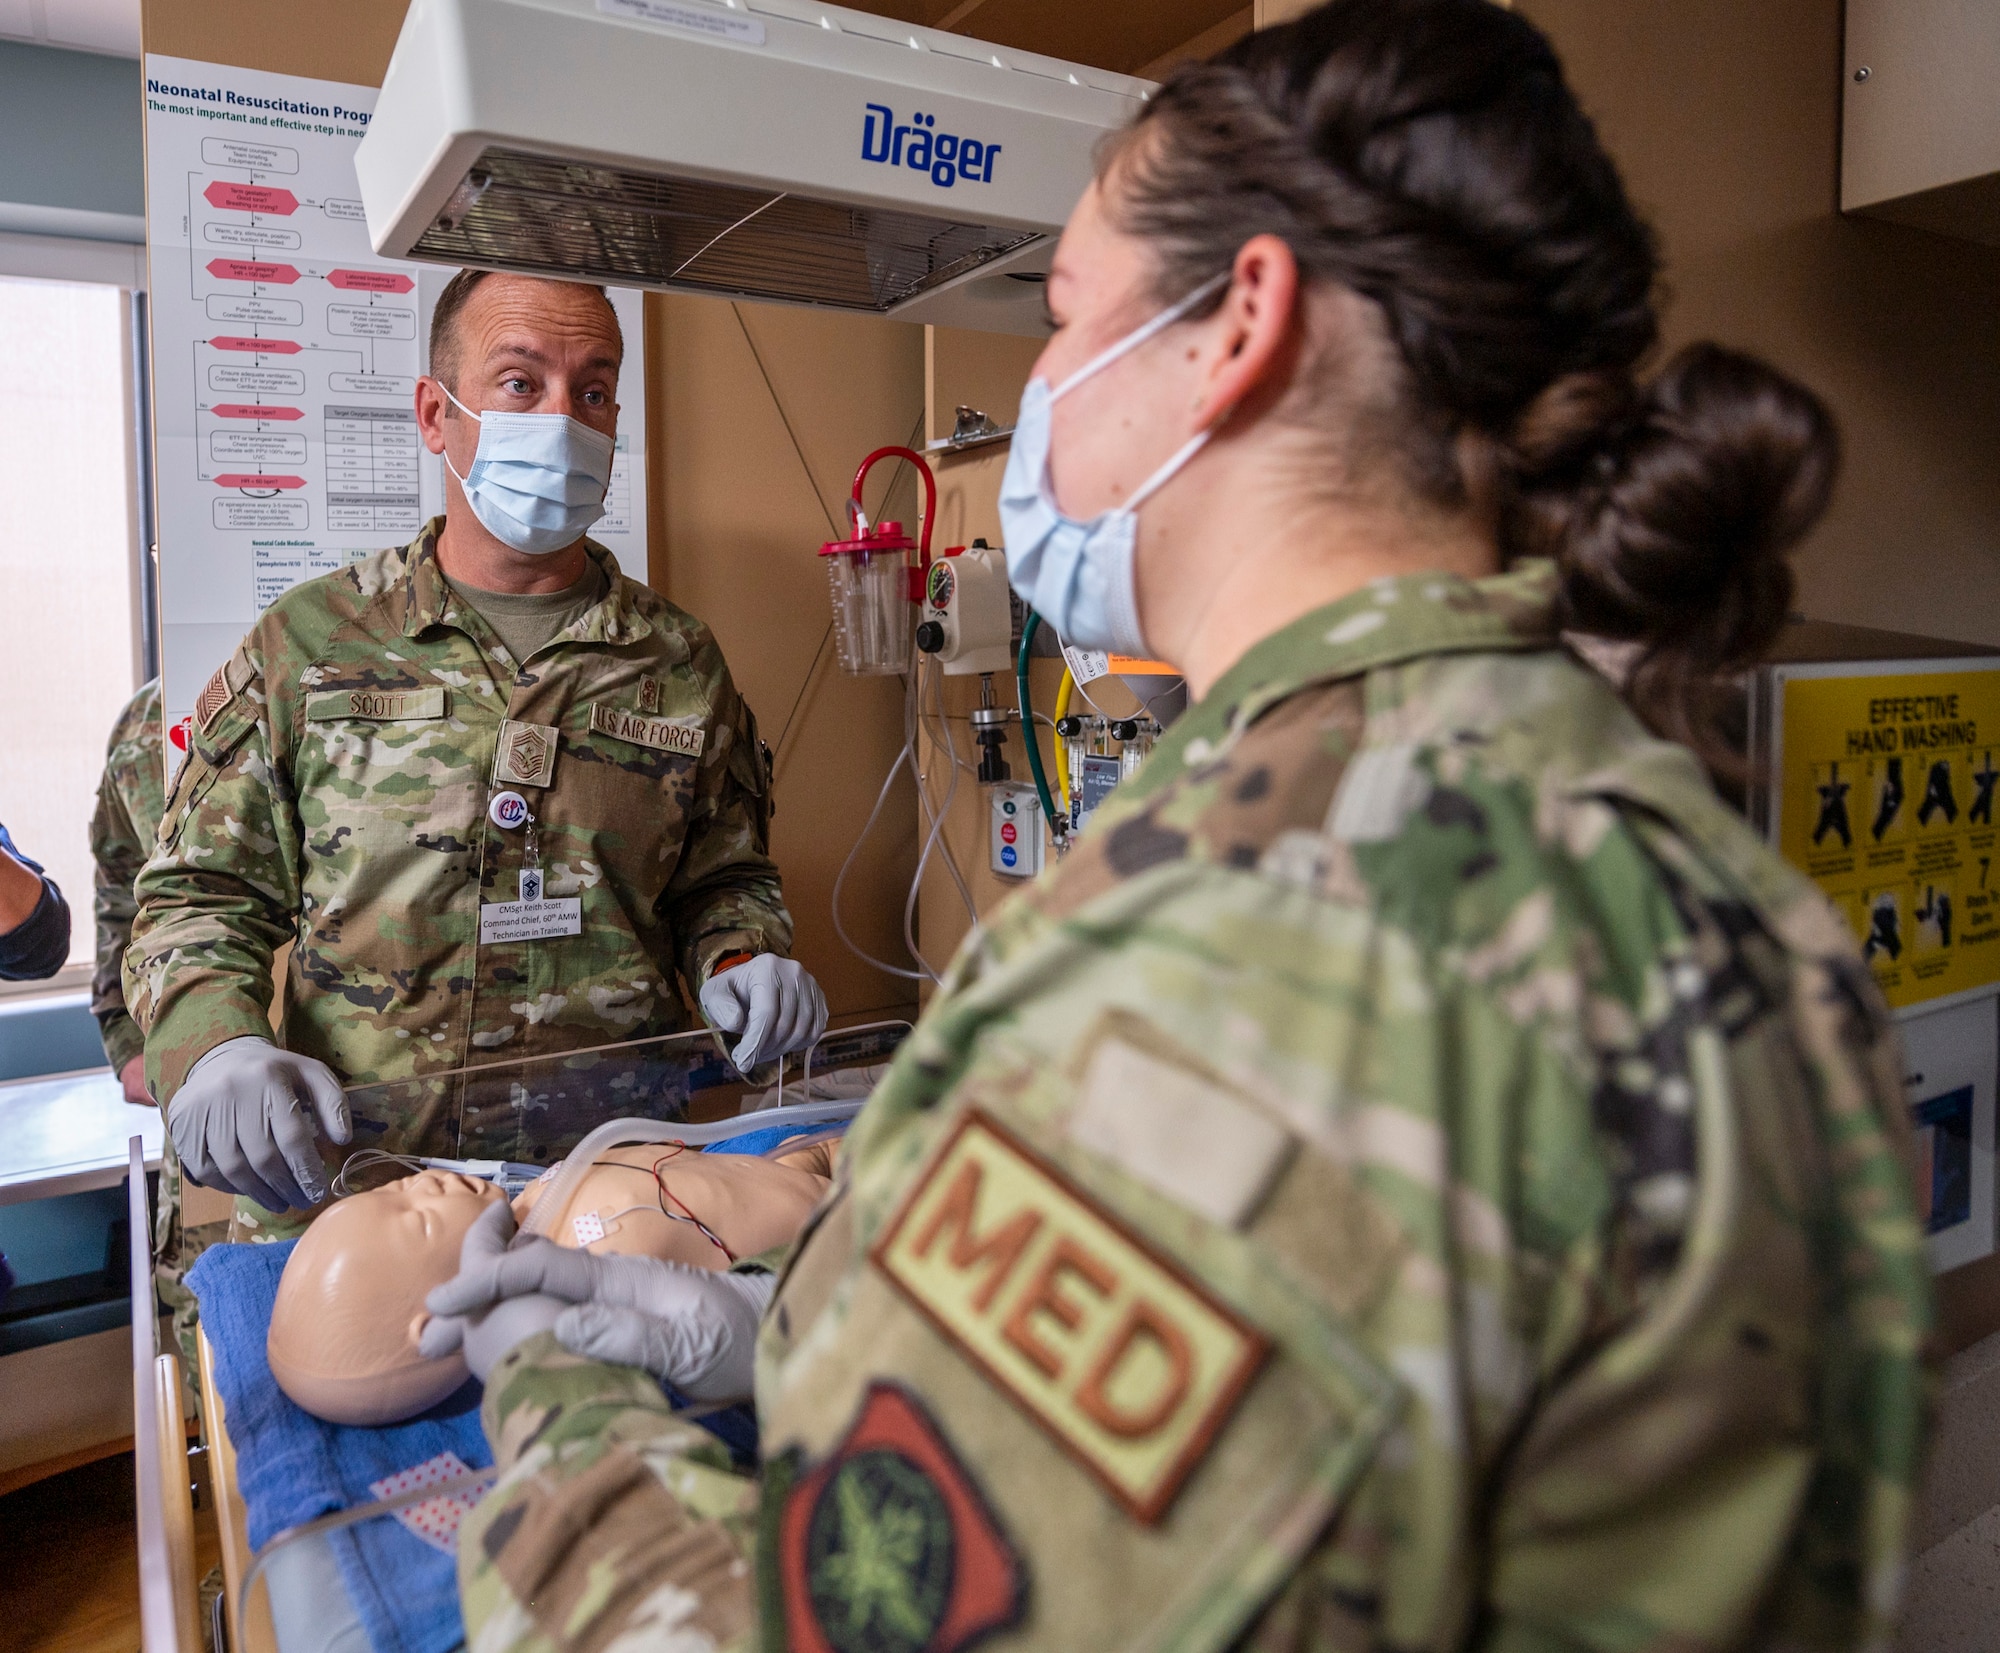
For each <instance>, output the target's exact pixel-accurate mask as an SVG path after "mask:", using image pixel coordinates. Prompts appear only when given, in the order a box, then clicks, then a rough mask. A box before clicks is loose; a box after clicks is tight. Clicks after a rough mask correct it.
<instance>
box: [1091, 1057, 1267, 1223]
mask: <svg viewBox="0 0 2000 1653" xmlns="http://www.w3.org/2000/svg"><path fill="white" fill-rule="evenodd" d="M1067 1134H1068V1136H1069V1139H1070V1141H1072V1142H1074V1143H1075V1144H1076V1145H1077V1146H1078V1147H1079V1148H1085V1149H1088V1150H1089V1151H1090V1152H1091V1153H1094V1154H1096V1155H1098V1156H1099V1157H1100V1158H1102V1159H1108V1160H1110V1161H1111V1162H1112V1163H1113V1164H1115V1165H1117V1166H1118V1168H1119V1169H1120V1170H1122V1171H1125V1172H1127V1173H1128V1174H1130V1175H1132V1176H1134V1177H1137V1178H1138V1179H1139V1180H1140V1181H1141V1182H1144V1183H1146V1184H1148V1185H1149V1186H1150V1187H1152V1188H1153V1189H1155V1190H1156V1191H1158V1192H1159V1193H1161V1194H1163V1195H1165V1196H1166V1198H1168V1199H1170V1200H1172V1201H1173V1202H1174V1203H1175V1204H1176V1205H1181V1206H1185V1207H1186V1208H1187V1209H1188V1210H1190V1211H1195V1212H1198V1213H1200V1214H1201V1215H1202V1216H1204V1217H1206V1218H1207V1219H1208V1220H1209V1221H1210V1222H1212V1223H1217V1224H1220V1225H1221V1226H1223V1227H1225V1228H1237V1227H1240V1226H1241V1225H1242V1223H1243V1222H1244V1220H1245V1219H1246V1218H1247V1217H1249V1215H1250V1214H1251V1213H1252V1212H1253V1211H1254V1210H1255V1209H1256V1208H1257V1205H1258V1202H1259V1201H1261V1200H1262V1199H1263V1197H1264V1195H1265V1194H1266V1193H1267V1192H1268V1191H1269V1189H1270V1187H1271V1183H1272V1180H1273V1179H1274V1178H1275V1177H1276V1175H1277V1173H1278V1172H1279V1171H1280V1170H1281V1169H1282V1168H1283V1166H1284V1164H1285V1161H1286V1160H1287V1158H1288V1157H1289V1156H1290V1153H1291V1150H1292V1145H1293V1144H1292V1136H1291V1133H1290V1132H1289V1131H1287V1130H1286V1129H1285V1128H1284V1127H1283V1126H1282V1125H1280V1124H1279V1123H1278V1122H1277V1121H1276V1120H1274V1119H1273V1118H1272V1117H1271V1116H1270V1115H1269V1114H1267V1113H1266V1112H1265V1111H1264V1110H1263V1109H1262V1108H1260V1107H1258V1106H1257V1105H1256V1104H1255V1103H1253V1102H1251V1101H1250V1100H1248V1099H1247V1098H1246V1097H1244V1096H1242V1095H1240V1094H1239V1093H1238V1092H1236V1091H1235V1090H1233V1089H1232V1088H1230V1087H1229V1086H1228V1085H1226V1084H1225V1083H1224V1082H1223V1081H1222V1080H1220V1079H1219V1078H1217V1077H1216V1076H1215V1075H1213V1074H1211V1073H1208V1072H1206V1071H1205V1070H1203V1068H1202V1067H1201V1066H1200V1065H1199V1064H1198V1063H1197V1062H1196V1061H1195V1060H1194V1059H1193V1058H1192V1057H1190V1056H1187V1055H1186V1054H1185V1053H1184V1052H1181V1051H1179V1050H1178V1049H1177V1048H1176V1047H1175V1046H1174V1044H1173V1043H1172V1042H1171V1041H1170V1040H1168V1039H1166V1038H1165V1037H1164V1035H1162V1034H1161V1033H1160V1032H1159V1030H1158V1029H1156V1028H1151V1027H1138V1028H1132V1029H1130V1030H1126V1029H1123V1028H1120V1029H1117V1030H1114V1031H1108V1032H1107V1033H1106V1034H1105V1036H1104V1037H1102V1038H1101V1039H1099V1040H1098V1042H1097V1044H1096V1046H1095V1048H1094V1049H1093V1050H1092V1051H1091V1053H1090V1058H1089V1060H1088V1062H1087V1063H1086V1064H1085V1066H1084V1072H1083V1083H1082V1085H1081V1086H1080V1087H1079V1088H1078V1092H1077V1103H1076V1107H1075V1108H1074V1109H1073V1110H1072V1112H1071V1113H1070V1116H1069V1120H1068V1124H1067Z"/></svg>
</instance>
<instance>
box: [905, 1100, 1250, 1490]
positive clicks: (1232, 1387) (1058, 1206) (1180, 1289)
mask: <svg viewBox="0 0 2000 1653" xmlns="http://www.w3.org/2000/svg"><path fill="white" fill-rule="evenodd" d="M871 1257H872V1260H873V1262H874V1263H875V1266H876V1267H877V1268H879V1269H880V1270H881V1271H882V1272H883V1274H885V1275H886V1276H887V1277H888V1279H889V1280H890V1281H891V1282H892V1283H893V1284H894V1285H895V1287H896V1289H897V1290H898V1291H900V1292H901V1293H902V1294H903V1296H904V1297H906V1298H907V1299H909V1301H910V1302H911V1303H912V1304H913V1305H914V1306H915V1307H916V1308H917V1310H918V1311H919V1312H920V1313H922V1314H923V1315H924V1317H925V1318H926V1319H928V1320H929V1321H930V1322H931V1324H932V1325H934V1326H935V1327H936V1328H937V1329H938V1330H939V1331H940V1332H941V1333H942V1334H943V1335H944V1336H945V1337H946V1338H948V1339H949V1340H950V1341H951V1342H952V1343H953V1344H955V1345H956V1346H957V1347H958V1348H959V1350H960V1351H961V1352H962V1353H964V1355H965V1356H966V1357H967V1358H968V1359H969V1360H970V1361H971V1362H972V1363H973V1365H974V1366H976V1367H977V1368H978V1369H979V1370H980V1371H981V1372H982V1373H984V1374H985V1376H986V1377H987V1379H988V1380H989V1381H990V1382H992V1383H993V1384H994V1386H995V1387H997V1388H998V1389H1000V1390H1001V1392H1002V1393H1004V1394H1005V1395H1007V1397H1008V1398H1009V1399H1010V1400H1012V1401H1013V1402H1014V1403H1015V1404H1016V1405H1017V1406H1019V1407H1020V1408H1021V1410H1022V1411H1023V1412H1025V1413H1026V1414H1027V1415H1028V1416H1029V1417H1030V1418H1032V1419H1033V1420H1034V1421H1035V1422H1036V1423H1037V1424H1038V1425H1040V1426H1041V1428H1042V1429H1043V1430H1045V1431H1046V1432H1047V1433H1048V1434H1049V1435H1050V1436H1051V1437H1052V1438H1053V1439H1054V1440H1055V1442H1056V1443H1057V1445H1059V1446H1060V1447H1062V1449H1063V1450H1064V1451H1066V1452H1067V1453H1069V1455H1070V1456H1071V1457H1072V1458H1074V1459H1075V1460H1076V1461H1077V1462H1078V1463H1080V1464H1081V1465H1082V1466H1083V1467H1084V1468H1085V1469H1087V1470H1088V1471H1089V1472H1090V1473H1091V1474H1092V1475H1094V1476H1096V1478H1097V1479H1098V1480H1099V1481H1100V1482H1102V1483H1103V1485H1104V1487H1105V1489H1106V1490H1107V1491H1108V1492H1110V1494H1111V1495H1112V1496H1113V1497H1114V1498H1116V1499H1117V1500H1118V1502H1119V1503H1120V1504H1121V1505H1123V1506H1124V1507H1125V1508H1126V1509H1127V1510H1128V1511H1130V1512H1131V1514H1133V1515H1134V1516H1136V1517H1137V1518H1138V1519H1139V1520H1141V1521H1144V1522H1146V1523H1148V1524H1151V1523H1153V1522H1156V1521H1158V1520H1160V1519H1161V1517H1163V1516H1164V1515H1165V1514H1166V1512H1167V1510H1168V1508H1169V1506H1170V1505H1171V1504H1172V1503H1173V1500H1174V1496H1175V1494H1176V1493H1177V1492H1178V1491H1179V1490H1180V1486H1181V1483H1182V1482H1183V1481H1184V1480H1186V1478H1187V1476H1188V1475H1189V1473H1190V1472H1191V1471H1192V1470H1193V1469H1194V1467H1195V1465H1196V1464H1198V1463H1199V1462H1200V1461H1201V1459H1202V1457H1203V1455H1204V1454H1205V1453H1206V1452H1207V1451H1208V1448H1209V1445H1210V1444H1211V1442H1212V1441H1213V1440H1214V1438H1215V1436H1216V1433H1217V1431H1219V1430H1220V1429H1221V1427H1222V1425H1223V1424H1224V1422H1226V1421H1227V1419H1228V1417H1229V1415H1230V1413H1231V1412H1232V1411H1234V1410H1235V1408H1236V1404H1237V1402H1238V1401H1239V1400H1240V1399H1241V1398H1242V1396H1243V1393H1244V1390H1245V1389H1246V1388H1247V1387H1248V1385H1249V1383H1250V1380H1251V1378H1252V1377H1254V1376H1255V1375H1256V1372H1257V1369H1258V1367H1259V1366H1260V1365H1262V1363H1263V1360H1264V1357H1265V1354H1266V1353H1267V1352H1268V1350H1269V1343H1268V1341H1267V1340H1266V1339H1265V1338H1264V1337H1263V1336H1262V1334H1260V1333H1259V1332H1257V1331H1256V1330H1254V1329H1253V1328H1252V1327H1250V1326H1249V1325H1247V1324H1246V1323H1245V1322H1244V1321H1243V1320H1242V1319H1240V1318H1239V1317H1238V1316H1237V1315H1236V1314H1234V1313H1232V1312H1231V1311H1230V1309H1229V1308H1227V1307H1226V1306H1225V1305H1224V1304H1223V1303H1222V1302H1220V1301H1219V1300H1218V1299H1217V1298H1216V1297H1215V1295H1214V1294H1213V1293H1212V1292H1210V1291H1209V1290H1208V1289H1207V1288H1206V1287H1205V1286H1203V1285H1201V1284H1200V1283H1199V1282H1197V1281H1196V1280H1194V1279H1193V1278H1192V1277H1191V1276H1190V1275H1189V1274H1188V1273H1187V1272H1186V1270H1184V1269H1183V1268H1181V1267H1180V1266H1179V1265H1178V1264H1176V1263H1175V1262H1174V1261H1172V1260H1171V1259H1170V1258H1168V1257H1166V1256H1164V1255H1162V1254H1161V1253H1160V1252H1159V1251H1157V1250H1156V1249H1154V1248H1153V1247H1152V1246H1151V1245H1150V1244H1148V1243H1147V1242H1146V1241H1144V1240H1142V1239H1140V1238H1139V1237H1138V1236H1137V1235H1136V1234H1134V1233H1133V1232H1132V1231H1131V1230H1130V1229H1129V1228H1127V1227H1126V1226H1125V1224H1124V1223H1122V1222H1121V1221H1120V1220H1119V1219H1118V1218H1116V1217H1114V1216H1112V1215H1111V1214H1110V1213H1109V1212H1108V1211H1106V1210H1104V1209H1103V1207H1102V1206H1100V1205H1099V1204H1098V1203H1097V1202H1096V1201H1095V1200H1094V1199H1092V1198H1091V1197H1090V1196H1089V1195H1087V1194H1085V1193H1084V1192H1083V1191H1082V1190H1081V1189H1080V1188H1078V1187H1077V1186H1076V1185H1075V1184H1074V1183H1073V1182H1071V1181H1070V1180H1069V1178H1068V1177H1066V1176H1065V1175H1064V1174H1063V1173H1062V1172H1061V1171H1059V1170H1057V1169H1056V1167H1055V1166H1053V1165H1051V1164H1050V1163H1049V1162H1048V1161H1046V1160H1044V1159H1043V1158H1042V1157H1041V1156H1040V1155H1038V1154H1036V1153H1035V1152H1033V1151H1032V1150H1031V1149H1029V1148H1028V1147H1027V1146H1026V1145H1025V1144H1024V1143H1022V1142H1021V1141H1020V1140H1019V1139H1017V1138H1016V1137H1015V1136H1013V1134H1012V1133H1010V1132H1009V1131H1007V1130H1006V1129H1005V1128H1003V1127H1002V1126H1001V1125H999V1124H998V1123H997V1122H996V1121H994V1120H993V1119H991V1118H990V1117H988V1116H987V1115H986V1114H984V1113H982V1112H980V1111H979V1110H977V1109H973V1110H969V1111H968V1112H967V1113H966V1115H965V1117H964V1118H963V1119H962V1120H961V1121H960V1122H959V1124H958V1126H957V1127H956V1129H955V1130H954V1131H953V1133H952V1136H951V1137H950V1139H949V1140H948V1141H947V1142H946V1144H945V1146H944V1148H943V1151H942V1152H941V1153H939V1154H938V1156H937V1157H936V1159H935V1160H934V1161H933V1162H932V1164H931V1167H930V1169H929V1170H928V1172H926V1174H925V1175H924V1177H923V1178H922V1180H921V1181H920V1182H919V1183H918V1184H917V1186H916V1187H915V1188H914V1189H913V1190H912V1191H911V1193H910V1194H909V1196H908V1198H907V1199H906V1200H905V1201H904V1203H903V1206H902V1209H901V1210H900V1211H899V1212H898V1213H897V1214H896V1217H895V1219H894V1221H893V1222H892V1223H891V1224H890V1225H889V1227H888V1229H887V1230H886V1231H885V1232H884V1233H883V1235H882V1237H881V1239H880V1240H878V1241H877V1242H876V1245H875V1248H874V1250H873V1252H872V1253H871Z"/></svg>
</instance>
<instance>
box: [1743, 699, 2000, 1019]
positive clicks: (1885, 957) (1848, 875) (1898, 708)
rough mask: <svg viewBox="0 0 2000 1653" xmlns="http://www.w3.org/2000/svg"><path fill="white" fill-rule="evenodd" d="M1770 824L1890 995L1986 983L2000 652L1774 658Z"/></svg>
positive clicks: (1998, 926) (1999, 919)
mask: <svg viewBox="0 0 2000 1653" xmlns="http://www.w3.org/2000/svg"><path fill="white" fill-rule="evenodd" d="M1772 675H1773V679H1774V683H1775V695H1774V702H1773V710H1774V717H1773V724H1774V728H1773V735H1774V737H1775V738H1774V748H1775V749H1774V751H1773V753H1772V758H1773V766H1774V768H1773V772H1774V774H1775V776H1776V782H1777V784H1776V785H1775V787H1774V788H1773V792H1772V810H1771V816H1772V819H1771V830H1772V838H1773V840H1774V841H1775V842H1776V844H1777V846H1778V849H1779V852H1780V853H1781V854H1782V855H1783V856H1784V857H1785V859H1786V860H1788V861H1790V862H1791V863H1792V864H1793V865H1794V866H1796V867H1799V868H1801V869H1803V870H1804V871H1805V873H1806V874H1807V875H1808V876H1809V877H1810V878H1811V879H1812V880H1813V882H1814V883H1816V884H1818V885H1819V887H1820V888H1821V889H1822V890H1824V891H1825V892H1826V894H1827V896H1828V897H1829V898H1830V899H1831V900H1832V901H1833V903H1834V905H1835V906H1836V907H1838V908H1839V909H1840V911H1841V912H1842V914H1843V915H1844V916H1845V917H1846V919H1847V921H1848V923H1849V924H1850V925H1851V926H1852V927H1853V929H1854V933H1855V936H1856V937H1857V938H1858V939H1859V940H1860V942H1861V949H1862V953H1863V955H1864V956H1865V957H1866V958H1867V960H1868V963H1869V966H1870V967H1871V968H1872V969H1873V970H1874V972H1875V978H1876V980H1877V981H1878V982H1880V983H1881V986H1882V990H1883V993H1884V994H1885V995H1886V996H1887V998H1888V1000H1889V1003H1890V1004H1891V1005H1893V1006H1895V1007H1896V1008H1897V1009H1899V1010H1900V1009H1905V1008H1908V1007H1909V1006H1912V1005H1918V1004H1928V1003H1931V1002H1933V1001H1936V1000H1940V999H1948V998H1956V997H1958V996H1961V995H1964V994H1969V993H1974V992H1977V991H1979V990H1980V989H1984V988H1990V987H1992V985H1993V984H1994V983H1995V982H2000V832H1996V829H1995V822H1994V810H1995V803H1996V786H2000V660H1949V661H1938V662H1935V663H1932V662H1917V661H1912V662H1899V663H1894V664H1891V665H1889V666H1887V667H1885V664H1884V663H1883V662H1880V661H1870V662H1867V663H1865V664H1855V665H1838V666H1783V667H1777V668H1775V669H1774V670H1773V674H1772Z"/></svg>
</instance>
